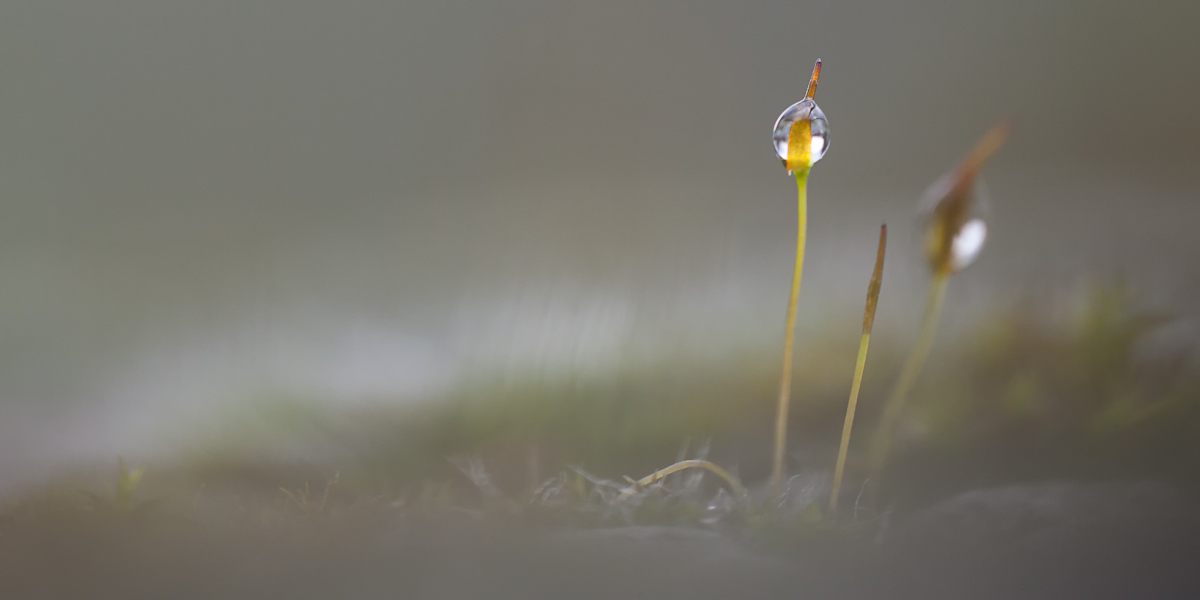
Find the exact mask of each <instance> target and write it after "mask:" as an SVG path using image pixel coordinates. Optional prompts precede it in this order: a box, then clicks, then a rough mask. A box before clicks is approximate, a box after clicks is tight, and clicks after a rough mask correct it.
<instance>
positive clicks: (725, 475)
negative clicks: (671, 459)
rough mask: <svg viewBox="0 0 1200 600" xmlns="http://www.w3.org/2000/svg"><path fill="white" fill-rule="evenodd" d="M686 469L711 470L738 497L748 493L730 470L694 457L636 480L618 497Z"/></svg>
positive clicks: (628, 495)
mask: <svg viewBox="0 0 1200 600" xmlns="http://www.w3.org/2000/svg"><path fill="white" fill-rule="evenodd" d="M684 469H705V470H707V471H709V472H710V473H712V474H714V475H716V476H717V477H720V478H721V479H723V480H725V483H726V485H728V486H729V491H731V492H733V493H734V495H735V496H736V497H738V498H742V497H745V495H746V488H745V486H743V485H742V482H740V481H738V480H737V477H734V476H733V475H732V474H730V473H729V471H726V470H725V469H722V468H721V467H720V466H719V465H717V464H716V463H713V462H709V461H707V460H698V459H694V460H681V461H679V462H677V463H675V464H673V465H670V466H668V467H663V468H661V469H659V470H657V471H655V472H653V473H651V474H649V475H647V476H645V477H643V478H641V479H639V480H637V481H634V482H633V485H631V486H630V487H629V488H628V489H626V490H625V491H624V492H621V495H620V496H618V497H619V498H628V497H630V496H632V495H633V494H635V493H636V492H637V491H638V490H641V489H643V488H645V487H646V486H648V485H651V484H653V483H654V482H656V481H658V480H660V479H663V478H665V477H666V476H668V475H670V474H672V473H677V472H679V471H682V470H684Z"/></svg>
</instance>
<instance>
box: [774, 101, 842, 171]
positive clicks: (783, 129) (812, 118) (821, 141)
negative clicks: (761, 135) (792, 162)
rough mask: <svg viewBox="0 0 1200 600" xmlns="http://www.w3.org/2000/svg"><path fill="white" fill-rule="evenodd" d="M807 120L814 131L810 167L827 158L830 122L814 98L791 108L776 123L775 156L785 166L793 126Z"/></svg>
mask: <svg viewBox="0 0 1200 600" xmlns="http://www.w3.org/2000/svg"><path fill="white" fill-rule="evenodd" d="M806 119H807V120H808V121H809V122H810V127H811V131H812V141H811V142H810V150H809V153H810V155H811V158H810V159H809V160H810V165H811V164H815V163H816V162H817V161H818V160H821V157H823V156H825V152H826V151H827V150H829V121H828V120H827V119H826V118H825V113H824V112H821V107H819V106H817V103H816V102H814V101H813V99H812V98H805V99H803V100H801V101H799V102H797V103H795V104H793V105H791V106H789V107H788V108H787V110H785V111H783V114H781V115H779V119H777V120H776V121H775V131H774V133H773V134H772V136H771V137H772V141H773V142H774V143H775V155H776V156H778V157H779V160H781V161H783V164H784V165H785V166H786V165H787V158H788V134H789V133H790V132H791V131H792V124H793V123H795V122H796V121H801V120H806Z"/></svg>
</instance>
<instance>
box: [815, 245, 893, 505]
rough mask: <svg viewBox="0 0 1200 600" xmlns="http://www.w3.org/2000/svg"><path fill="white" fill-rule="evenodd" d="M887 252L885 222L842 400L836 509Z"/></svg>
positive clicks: (831, 499)
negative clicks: (851, 376)
mask: <svg viewBox="0 0 1200 600" xmlns="http://www.w3.org/2000/svg"><path fill="white" fill-rule="evenodd" d="M886 252H887V225H884V226H882V227H880V228H879V250H878V251H877V252H876V254H875V270H874V271H873V272H872V273H871V283H869V284H867V304H866V307H865V308H863V327H862V339H861V340H859V343H858V360H857V361H855V363H854V380H853V381H852V382H851V383H850V400H849V401H848V402H847V403H846V421H845V423H843V424H842V442H841V445H840V446H839V447H838V456H837V465H836V466H835V467H834V469H833V488H832V489H831V490H830V492H829V510H830V511H834V510H837V503H838V494H839V493H840V492H841V490H842V474H843V473H844V472H845V470H846V453H847V452H848V451H849V450H850V430H851V429H853V427H854V411H855V409H856V408H857V407H858V391H859V389H861V388H862V378H863V371H864V370H865V369H866V366H867V347H868V346H870V344H871V328H872V327H873V326H874V325H875V307H876V306H878V305H879V288H880V286H882V285H883V256H884V254H885V253H886Z"/></svg>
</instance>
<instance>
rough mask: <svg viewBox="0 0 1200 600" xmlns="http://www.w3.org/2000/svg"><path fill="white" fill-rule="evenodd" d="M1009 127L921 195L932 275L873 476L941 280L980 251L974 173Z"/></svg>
mask: <svg viewBox="0 0 1200 600" xmlns="http://www.w3.org/2000/svg"><path fill="white" fill-rule="evenodd" d="M1011 130H1012V121H1008V120H1006V121H1003V122H1001V123H1000V124H998V125H996V126H995V127H993V128H992V129H991V130H990V131H988V132H987V134H986V135H984V136H983V139H981V140H980V141H979V142H978V143H977V144H976V145H975V148H974V149H973V150H972V151H971V153H970V154H969V155H968V156H967V158H966V160H964V161H963V162H962V164H960V165H959V166H958V168H956V169H955V170H953V171H951V172H950V173H948V174H946V175H945V176H943V177H942V178H941V179H939V180H938V181H937V183H935V184H934V185H933V186H932V187H930V189H929V191H928V192H927V193H926V195H925V202H924V204H925V205H926V206H927V207H928V210H929V221H928V224H927V226H926V229H925V257H926V259H927V260H928V261H929V268H930V270H931V271H932V274H933V276H932V279H931V280H930V284H929V297H928V299H927V300H926V302H925V312H924V314H923V315H922V317H921V327H920V330H919V331H918V333H917V341H916V343H915V344H913V347H912V350H911V351H910V352H909V355H908V358H907V359H906V360H905V362H904V368H903V370H901V372H900V378H899V379H897V380H896V384H895V386H894V387H893V388H892V391H891V393H890V394H889V395H888V399H887V402H886V404H884V408H883V415H882V417H881V418H880V421H879V426H878V429H877V430H876V432H875V436H874V439H873V440H872V443H871V452H870V466H871V473H872V477H873V478H875V479H876V481H878V478H877V477H876V476H877V475H878V474H879V473H880V472H882V471H883V468H884V466H885V465H886V463H887V455H888V450H889V448H890V446H891V439H892V434H893V432H894V431H895V429H896V425H897V422H898V421H899V419H900V416H901V415H902V413H903V410H904V404H905V400H906V399H907V396H908V392H909V391H910V389H911V388H912V386H913V384H914V383H915V382H916V380H917V377H918V376H919V375H920V374H921V369H922V367H924V365H925V359H926V358H928V356H929V350H930V348H931V347H932V346H933V338H934V335H935V334H936V333H937V324H938V318H939V316H940V315H941V312H942V301H943V300H944V299H945V297H946V284H947V282H948V281H949V279H950V276H951V275H953V274H955V273H957V272H959V271H961V270H963V269H964V268H966V267H967V266H968V265H970V264H971V263H972V262H974V261H975V258H976V257H977V256H979V252H980V251H981V250H983V244H984V241H985V239H986V238H987V224H986V223H985V222H984V221H983V219H981V218H979V217H978V216H976V214H975V211H976V210H977V202H976V196H977V187H978V175H979V172H980V170H981V169H982V168H983V166H984V165H985V164H986V163H987V161H988V159H989V158H991V156H992V154H994V153H995V152H996V151H997V150H999V149H1000V146H1002V145H1004V142H1005V140H1007V139H1008V134H1009V132H1010V131H1011ZM877 490H878V483H876V484H874V485H873V486H872V495H874V493H875V492H876V491H877Z"/></svg>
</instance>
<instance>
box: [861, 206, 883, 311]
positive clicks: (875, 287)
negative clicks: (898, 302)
mask: <svg viewBox="0 0 1200 600" xmlns="http://www.w3.org/2000/svg"><path fill="white" fill-rule="evenodd" d="M886 253H887V224H886V223H885V224H883V225H882V226H880V228H879V250H878V252H877V253H876V254H875V271H874V272H873V273H871V283H870V284H868V285H867V307H866V309H864V310H863V333H867V334H869V333H871V327H873V326H874V325H875V307H876V306H878V305H879V288H880V287H881V286H883V257H884V254H886Z"/></svg>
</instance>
